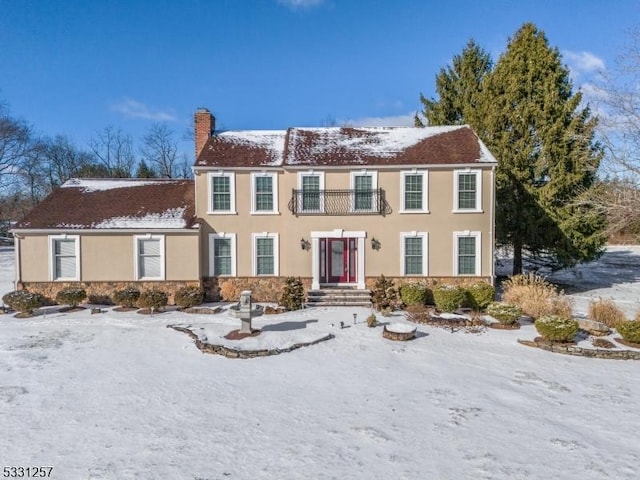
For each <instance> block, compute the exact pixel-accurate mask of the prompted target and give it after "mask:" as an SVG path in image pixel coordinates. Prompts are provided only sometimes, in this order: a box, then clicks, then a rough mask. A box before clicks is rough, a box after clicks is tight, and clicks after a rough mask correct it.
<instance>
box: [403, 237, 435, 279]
mask: <svg viewBox="0 0 640 480" xmlns="http://www.w3.org/2000/svg"><path fill="white" fill-rule="evenodd" d="M427 238H428V235H427V233H426V232H404V233H401V234H400V241H401V242H402V243H401V252H402V253H401V257H402V258H401V259H400V261H401V264H402V275H406V276H410V275H420V276H422V275H427Z"/></svg>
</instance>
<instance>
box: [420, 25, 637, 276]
mask: <svg viewBox="0 0 640 480" xmlns="http://www.w3.org/2000/svg"><path fill="white" fill-rule="evenodd" d="M637 38H638V37H636V39H637ZM636 47H637V43H636ZM637 52H638V50H636V55H635V56H633V55H629V56H628V57H627V58H628V59H631V60H634V59H635V62H638V59H639V58H640V56H638V55H637ZM632 63H633V62H632ZM635 66H636V67H639V66H640V62H638V63H635ZM636 72H638V69H636ZM635 82H636V83H635V86H636V88H637V77H636V79H635ZM599 89H600V93H601V94H600V95H599V96H600V98H602V99H605V100H606V104H605V105H601V106H600V107H604V110H603V111H606V112H607V118H608V119H612V118H619V119H620V118H622V117H621V116H620V114H621V113H623V114H624V115H623V117H624V118H625V119H626V120H629V119H631V118H633V116H632V115H630V114H629V110H631V111H632V112H634V113H635V114H636V115H637V114H638V112H640V109H638V104H637V95H635V96H633V95H632V92H631V91H623V90H622V89H620V87H619V86H618V83H616V82H611V83H608V84H603V85H601V86H600V87H599ZM436 93H437V96H436V97H435V98H426V97H425V96H424V95H420V101H421V103H422V106H423V110H422V112H421V115H418V114H416V116H415V123H416V126H424V125H425V124H428V125H450V124H469V125H471V126H472V127H473V129H474V130H475V131H476V133H477V134H478V136H479V137H480V138H481V139H482V140H483V142H484V143H485V144H486V145H487V147H488V148H489V150H490V151H491V152H492V153H493V154H494V156H495V157H496V158H497V159H498V162H499V163H498V167H497V171H496V225H495V226H496V243H497V245H498V246H502V247H507V248H509V249H511V251H512V252H513V257H514V264H513V273H520V272H522V269H523V261H524V259H526V260H528V261H529V262H531V263H533V264H537V265H545V266H550V267H552V268H565V267H570V266H573V265H575V264H576V263H579V262H583V261H589V260H592V259H595V258H597V257H598V256H599V255H601V253H602V251H603V246H604V244H605V243H606V241H607V239H608V237H609V235H610V234H611V233H612V230H611V226H612V222H611V221H612V220H614V221H616V222H618V223H617V225H616V228H617V229H619V228H621V227H624V226H628V225H630V223H629V219H630V218H634V219H635V222H636V224H640V223H639V222H638V220H639V219H640V209H639V210H638V213H635V215H632V217H629V213H628V209H627V210H626V212H623V211H621V209H620V208H618V207H621V201H620V199H622V198H624V199H628V197H629V196H632V197H634V198H640V196H638V195H637V193H638V186H637V185H638V184H637V180H638V178H635V179H633V180H630V179H629V177H624V176H623V177H619V176H616V177H615V178H611V177H609V178H606V177H605V178H603V177H602V176H599V175H598V172H599V168H600V166H601V164H602V161H603V159H604V158H605V156H606V157H607V160H609V161H611V160H615V159H616V154H618V164H619V165H625V166H626V167H627V171H634V169H635V172H636V173H638V174H640V169H639V168H637V167H638V163H637V160H638V157H637V152H638V150H635V151H634V150H633V149H631V150H629V152H628V153H627V154H624V153H623V151H622V147H621V143H619V142H616V141H607V139H611V136H607V132H616V133H617V136H618V138H617V139H616V140H621V138H620V137H623V139H625V138H626V139H627V140H629V139H633V140H634V141H635V144H634V143H633V142H631V143H632V145H634V146H640V144H638V140H640V135H639V133H640V131H639V130H638V127H639V126H640V122H637V121H635V123H633V122H632V125H633V127H634V128H635V130H634V129H633V128H630V127H629V124H628V123H627V124H624V123H620V124H619V125H618V126H617V128H615V129H604V128H602V127H601V128H600V129H598V127H599V120H600V119H599V118H598V116H596V115H594V114H593V112H592V110H591V108H590V106H589V105H585V102H584V101H583V94H582V92H581V91H579V90H578V91H574V88H573V85H572V82H571V79H570V75H569V69H568V68H567V67H566V66H565V65H564V64H563V62H562V57H561V55H560V52H559V51H558V49H557V48H555V47H552V46H551V45H550V44H549V41H548V39H547V37H546V35H545V33H544V32H543V31H542V30H540V29H539V28H537V27H536V26H535V25H534V24H532V23H525V24H524V25H523V26H522V27H521V28H520V29H518V31H517V32H516V33H515V35H514V36H513V38H511V39H510V40H509V42H508V45H507V48H506V50H505V52H504V53H503V54H502V55H500V57H499V58H498V60H497V61H496V62H495V63H494V61H493V59H492V58H491V56H490V54H489V53H487V52H486V51H485V50H484V49H483V48H482V47H481V46H479V45H478V44H477V43H476V42H475V41H473V40H470V41H469V42H468V43H467V44H466V46H465V47H464V49H463V50H462V52H461V53H460V54H458V55H455V56H454V57H453V60H452V62H451V64H450V65H449V66H447V67H445V68H443V69H441V70H440V71H439V73H438V74H437V75H436ZM613 100H616V102H614V101H613ZM633 101H635V103H630V102H633ZM623 108H626V109H627V111H626V112H623V111H622V110H623ZM637 118H638V117H637V116H636V120H637ZM633 155H635V157H634V156H633ZM620 157H621V158H620ZM625 187H626V188H625ZM628 187H631V189H629V188H628ZM630 192H635V196H634V195H631V194H630ZM616 202H617V203H618V205H616ZM627 206H628V205H625V207H627Z"/></svg>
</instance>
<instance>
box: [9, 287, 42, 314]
mask: <svg viewBox="0 0 640 480" xmlns="http://www.w3.org/2000/svg"><path fill="white" fill-rule="evenodd" d="M2 301H3V302H4V303H5V304H7V305H9V308H11V309H13V310H15V311H17V312H20V313H22V314H26V315H31V314H32V313H33V311H34V310H36V309H38V308H40V307H42V306H43V305H44V297H43V296H42V295H40V294H39V293H32V292H28V291H26V290H15V291H13V292H9V293H7V294H5V295H4V296H3V297H2Z"/></svg>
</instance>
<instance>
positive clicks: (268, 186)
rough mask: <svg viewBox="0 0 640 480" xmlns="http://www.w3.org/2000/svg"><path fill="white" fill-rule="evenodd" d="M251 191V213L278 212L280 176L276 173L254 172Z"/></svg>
mask: <svg viewBox="0 0 640 480" xmlns="http://www.w3.org/2000/svg"><path fill="white" fill-rule="evenodd" d="M251 191H252V197H251V213H253V214H268V213H278V177H277V175H276V174H275V173H265V172H262V173H252V174H251Z"/></svg>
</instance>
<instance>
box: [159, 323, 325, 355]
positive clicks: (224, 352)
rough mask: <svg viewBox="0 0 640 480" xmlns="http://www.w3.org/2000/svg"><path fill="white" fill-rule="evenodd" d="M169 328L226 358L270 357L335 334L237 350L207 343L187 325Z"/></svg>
mask: <svg viewBox="0 0 640 480" xmlns="http://www.w3.org/2000/svg"><path fill="white" fill-rule="evenodd" d="M167 328H172V329H173V330H176V331H178V332H182V333H186V334H187V335H189V336H190V337H191V338H192V339H193V341H194V342H195V344H196V347H198V349H199V350H200V351H201V352H202V353H211V354H213V355H222V356H223V357H226V358H256V357H269V356H271V355H280V354H281V353H287V352H292V351H294V350H297V349H298V348H302V347H309V346H311V345H315V344H317V343H320V342H324V341H326V340H331V339H332V338H334V335H332V334H331V333H329V334H327V335H325V336H324V337H321V338H319V339H317V340H314V341H313V342H306V343H296V344H294V345H292V346H290V347H288V348H276V349H272V350H237V349H235V348H232V347H225V346H223V345H213V344H211V343H205V342H203V341H202V340H200V339H199V338H198V336H197V335H196V334H195V333H193V332H192V331H191V330H189V329H188V328H185V327H179V326H178V325H167Z"/></svg>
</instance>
